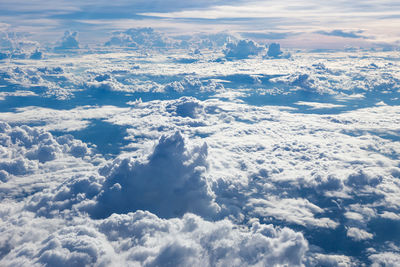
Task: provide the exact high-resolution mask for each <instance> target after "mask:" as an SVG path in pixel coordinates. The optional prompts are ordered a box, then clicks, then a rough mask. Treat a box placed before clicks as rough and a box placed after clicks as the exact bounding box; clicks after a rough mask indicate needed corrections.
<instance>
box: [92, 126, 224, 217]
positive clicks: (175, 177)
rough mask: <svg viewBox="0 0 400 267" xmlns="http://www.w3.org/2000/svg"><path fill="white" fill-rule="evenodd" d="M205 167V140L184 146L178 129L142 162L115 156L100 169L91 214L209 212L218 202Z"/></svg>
mask: <svg viewBox="0 0 400 267" xmlns="http://www.w3.org/2000/svg"><path fill="white" fill-rule="evenodd" d="M207 167H208V163H207V145H206V144H204V145H203V146H201V147H194V148H193V149H192V150H188V148H187V145H186V144H185V141H184V138H183V137H182V135H181V134H180V133H179V132H176V133H175V134H174V135H172V136H162V137H161V138H160V141H159V143H158V144H157V145H156V146H155V147H154V151H153V153H152V154H151V155H150V156H149V157H148V159H147V160H146V161H145V162H140V161H138V160H135V159H130V158H127V159H117V160H116V161H115V162H113V163H111V164H110V165H107V166H105V167H104V168H103V169H101V170H100V173H101V174H102V175H104V176H105V177H106V182H105V184H104V185H103V188H102V192H101V193H100V195H99V197H98V204H97V206H96V208H95V210H94V212H93V215H94V216H95V217H107V216H109V215H110V214H112V213H114V212H116V213H127V212H129V211H135V210H139V209H141V210H149V211H151V212H153V213H155V214H157V215H159V216H162V217H176V216H182V215H183V214H184V213H185V212H195V213H200V214H202V215H203V216H206V217H208V216H212V215H213V214H216V212H217V211H218V206H217V205H216V204H215V203H213V193H212V192H211V190H210V188H209V185H208V182H207V179H206V177H205V172H206V170H207Z"/></svg>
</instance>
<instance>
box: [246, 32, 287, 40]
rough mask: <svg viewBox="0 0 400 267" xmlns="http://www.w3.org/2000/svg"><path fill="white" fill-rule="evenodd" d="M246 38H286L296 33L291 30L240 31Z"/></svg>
mask: <svg viewBox="0 0 400 267" xmlns="http://www.w3.org/2000/svg"><path fill="white" fill-rule="evenodd" d="M239 34H240V35H241V36H242V37H244V38H251V39H253V38H254V39H271V40H274V39H285V38H287V37H288V36H290V35H292V34H294V33H291V32H241V33H239Z"/></svg>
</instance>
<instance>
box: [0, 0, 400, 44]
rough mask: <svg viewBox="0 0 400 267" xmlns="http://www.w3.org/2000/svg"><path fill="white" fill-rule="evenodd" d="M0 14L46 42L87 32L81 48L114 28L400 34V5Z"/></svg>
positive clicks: (320, 38)
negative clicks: (69, 31)
mask: <svg viewBox="0 0 400 267" xmlns="http://www.w3.org/2000/svg"><path fill="white" fill-rule="evenodd" d="M0 10H2V11H0V23H1V24H0V28H2V29H7V30H12V31H22V32H28V33H30V34H31V35H33V36H34V39H35V38H36V39H41V40H44V41H51V40H54V38H55V36H60V33H61V34H62V32H63V31H65V30H73V31H78V32H81V33H84V34H83V35H81V40H82V41H83V42H85V38H86V41H87V42H91V41H92V42H93V41H94V42H95V41H97V40H100V39H101V40H102V38H103V39H104V38H106V36H108V34H109V33H110V32H111V31H113V30H119V29H127V28H132V27H148V26H150V27H154V28H158V29H162V30H163V31H165V32H169V33H172V34H181V33H192V32H218V31H230V32H239V33H246V32H251V33H252V34H253V36H258V37H259V38H260V39H280V40H282V41H281V43H283V44H284V45H285V46H288V47H299V48H302V47H312V48H329V47H332V48H335V47H342V46H344V45H347V46H363V47H370V46H373V45H380V46H382V45H395V46H398V44H399V41H398V39H399V36H400V28H399V27H398V25H400V11H399V10H400V3H399V2H396V1H389V0H382V1H376V0H368V1H338V0H335V1H329V2H326V1H324V2H321V1H316V0H309V1H294V0H289V1H276V0H273V1H240V0H238V1H220V0H215V1H214V0H202V1H177V0H175V1H174V0H167V1H160V0H152V1H143V0H141V1H126V0H124V1H112V2H110V1H84V2H82V1H49V0H37V1H21V0H18V1H14V0H13V1H11V0H3V1H1V3H0ZM254 34H255V35H254ZM271 36H272V37H273V38H271ZM265 37H266V38H265ZM274 37H275V38H274ZM276 37H279V38H276Z"/></svg>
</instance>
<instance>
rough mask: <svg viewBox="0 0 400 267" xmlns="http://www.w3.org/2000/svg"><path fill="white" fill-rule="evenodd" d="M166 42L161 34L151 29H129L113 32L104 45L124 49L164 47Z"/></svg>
mask: <svg viewBox="0 0 400 267" xmlns="http://www.w3.org/2000/svg"><path fill="white" fill-rule="evenodd" d="M167 42H168V40H167V38H166V37H165V36H163V34H162V33H160V32H158V31H155V30H154V29H153V28H150V27H148V28H131V29H128V30H126V31H122V32H121V31H119V32H115V33H114V34H113V36H112V37H111V39H110V40H109V41H107V42H106V43H105V45H106V46H125V47H139V46H140V47H146V48H153V47H154V48H162V47H166V46H167V45H168V44H167Z"/></svg>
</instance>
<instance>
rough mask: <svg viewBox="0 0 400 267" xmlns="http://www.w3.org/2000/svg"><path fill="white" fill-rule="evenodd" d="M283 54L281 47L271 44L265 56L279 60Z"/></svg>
mask: <svg viewBox="0 0 400 267" xmlns="http://www.w3.org/2000/svg"><path fill="white" fill-rule="evenodd" d="M282 54H283V52H282V51H281V45H280V44H278V43H271V44H270V45H269V46H268V51H267V56H269V57H274V58H279V57H281V55H282Z"/></svg>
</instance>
